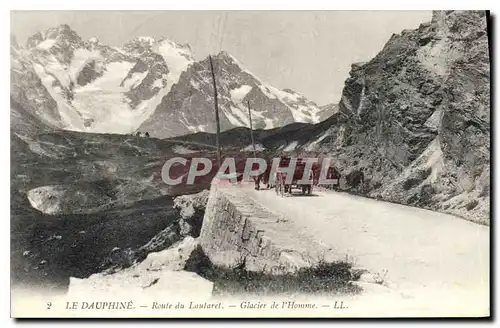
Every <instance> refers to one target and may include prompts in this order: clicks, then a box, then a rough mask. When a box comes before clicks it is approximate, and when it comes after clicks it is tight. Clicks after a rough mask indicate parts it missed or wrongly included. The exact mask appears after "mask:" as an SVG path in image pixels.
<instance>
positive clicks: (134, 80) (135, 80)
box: [123, 71, 148, 90]
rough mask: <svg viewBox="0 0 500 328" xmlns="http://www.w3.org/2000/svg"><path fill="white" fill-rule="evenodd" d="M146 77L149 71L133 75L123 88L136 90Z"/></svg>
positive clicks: (124, 83)
mask: <svg viewBox="0 0 500 328" xmlns="http://www.w3.org/2000/svg"><path fill="white" fill-rule="evenodd" d="M146 75H148V71H145V72H142V73H141V72H135V73H133V74H132V75H131V76H130V77H129V78H128V79H126V80H124V81H123V87H124V88H125V89H128V90H130V89H133V88H135V87H136V86H138V85H139V84H140V83H141V82H142V80H144V78H145V77H146Z"/></svg>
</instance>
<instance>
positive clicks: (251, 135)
mask: <svg viewBox="0 0 500 328" xmlns="http://www.w3.org/2000/svg"><path fill="white" fill-rule="evenodd" d="M247 106H248V118H249V121H250V138H251V139H252V149H253V157H254V158H255V143H254V142H253V127H252V112H251V111H250V101H248V100H247Z"/></svg>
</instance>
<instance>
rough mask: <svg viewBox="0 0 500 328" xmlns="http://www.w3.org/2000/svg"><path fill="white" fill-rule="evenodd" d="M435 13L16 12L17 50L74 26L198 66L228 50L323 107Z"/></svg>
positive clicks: (254, 69)
mask: <svg viewBox="0 0 500 328" xmlns="http://www.w3.org/2000/svg"><path fill="white" fill-rule="evenodd" d="M431 15H432V13H431V12H430V11H13V12H11V34H13V35H15V36H16V38H17V41H18V43H20V44H24V43H25V42H26V39H27V38H28V37H29V36H31V35H33V34H35V33H36V32H38V31H43V30H45V29H47V28H50V27H55V26H57V25H60V24H68V25H69V26H70V27H71V28H72V29H73V30H75V31H76V32H77V33H78V34H79V35H80V36H81V37H82V38H84V39H88V38H90V37H92V36H96V37H97V38H98V39H99V40H100V41H101V42H102V43H104V44H108V45H113V46H116V45H121V44H123V43H125V42H126V41H128V40H130V39H132V38H134V37H136V36H153V37H156V38H160V37H166V38H168V39H171V40H173V41H176V42H179V43H186V42H187V43H189V44H190V45H191V48H192V50H193V54H194V57H195V58H196V59H198V60H202V59H204V58H206V56H208V55H209V54H216V53H218V52H219V51H220V50H225V51H227V52H229V53H230V54H231V55H233V56H234V57H236V58H237V59H238V61H239V62H240V63H241V64H242V65H243V66H245V67H246V68H247V69H248V70H249V71H251V72H252V73H253V74H255V75H256V76H257V77H259V78H260V79H262V80H264V81H266V82H268V83H269V84H271V85H273V86H275V87H277V88H281V89H284V88H289V89H292V90H294V91H296V92H298V93H300V94H303V95H304V96H306V97H307V98H308V99H310V100H312V101H314V102H316V103H317V104H318V105H324V104H327V103H331V102H338V101H339V100H340V96H341V94H342V88H343V86H344V81H345V79H346V78H347V77H348V76H349V71H350V68H351V64H352V63H356V62H363V61H369V60H370V59H371V58H373V57H374V56H375V55H376V54H377V53H378V52H379V51H380V50H381V49H382V48H383V46H384V44H385V43H386V42H387V40H389V38H390V37H391V35H392V34H393V33H397V34H398V33H401V31H402V30H404V29H414V28H417V27H418V26H419V25H420V24H421V23H422V22H426V21H430V19H431Z"/></svg>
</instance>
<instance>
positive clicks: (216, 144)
mask: <svg viewBox="0 0 500 328" xmlns="http://www.w3.org/2000/svg"><path fill="white" fill-rule="evenodd" d="M208 59H209V60H210V70H211V71H212V82H213V84H214V100H215V122H216V124H217V134H216V135H215V146H216V147H217V165H218V167H220V165H221V162H220V160H221V159H220V157H221V151H220V145H219V134H220V122H219V104H218V101H217V85H216V84H215V73H214V64H213V63H212V56H210V55H209V56H208Z"/></svg>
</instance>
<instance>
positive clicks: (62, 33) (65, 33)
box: [26, 24, 82, 48]
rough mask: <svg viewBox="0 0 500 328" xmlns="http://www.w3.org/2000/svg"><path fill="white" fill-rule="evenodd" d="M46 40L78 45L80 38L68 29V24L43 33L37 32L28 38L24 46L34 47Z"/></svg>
mask: <svg viewBox="0 0 500 328" xmlns="http://www.w3.org/2000/svg"><path fill="white" fill-rule="evenodd" d="M46 40H51V41H54V42H55V41H56V40H59V41H66V42H69V43H80V42H81V41H82V39H81V38H80V36H79V35H78V34H77V33H76V32H75V31H74V30H72V29H71V27H69V25H68V24H61V25H58V26H56V27H51V28H48V29H46V30H45V31H44V32H37V33H35V34H33V35H32V36H31V37H29V38H28V40H27V41H26V46H27V47H28V48H32V47H36V46H38V45H39V44H40V43H42V42H43V41H46Z"/></svg>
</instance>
